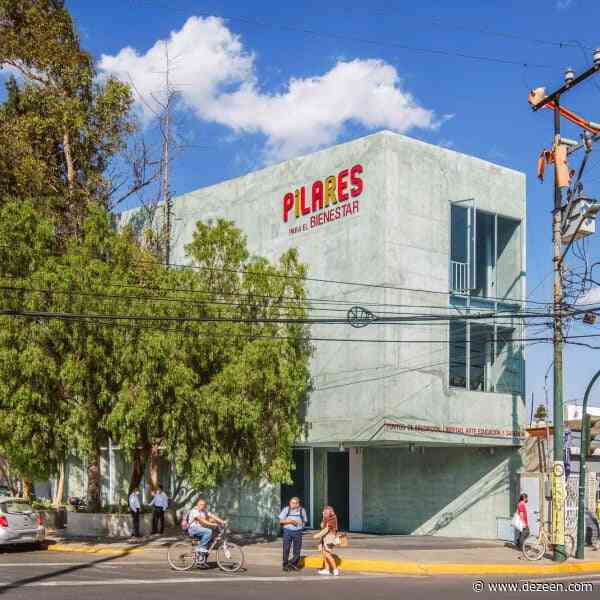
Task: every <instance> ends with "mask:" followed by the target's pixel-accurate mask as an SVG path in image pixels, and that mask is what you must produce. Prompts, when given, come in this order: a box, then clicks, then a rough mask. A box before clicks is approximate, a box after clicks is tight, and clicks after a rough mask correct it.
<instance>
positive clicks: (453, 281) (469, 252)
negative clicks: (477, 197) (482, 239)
mask: <svg viewBox="0 0 600 600" xmlns="http://www.w3.org/2000/svg"><path fill="white" fill-rule="evenodd" d="M475 213H476V211H475V204H474V201H473V200H464V201H461V202H455V203H453V204H452V205H451V208H450V246H451V248H450V288H451V289H452V291H453V292H455V293H457V294H467V293H468V292H469V290H471V289H472V288H473V286H474V279H475V255H476V252H475V229H476V223H475Z"/></svg>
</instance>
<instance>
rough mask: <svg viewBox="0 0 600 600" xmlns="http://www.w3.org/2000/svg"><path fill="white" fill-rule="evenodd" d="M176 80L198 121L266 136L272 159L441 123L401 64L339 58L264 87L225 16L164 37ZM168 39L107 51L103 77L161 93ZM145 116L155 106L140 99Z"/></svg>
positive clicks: (148, 94)
mask: <svg viewBox="0 0 600 600" xmlns="http://www.w3.org/2000/svg"><path fill="white" fill-rule="evenodd" d="M167 43H168V49H169V56H170V58H171V59H172V72H171V77H172V80H173V82H174V84H175V85H176V86H177V87H178V89H179V91H180V95H181V99H182V101H183V103H185V105H187V107H188V108H190V109H191V110H193V111H194V113H195V114H196V116H197V117H198V118H199V119H202V120H205V121H209V122H214V123H219V124H221V125H224V126H227V127H229V128H231V129H232V130H233V131H235V132H236V133H259V134H262V135H264V136H265V137H266V152H267V155H268V158H269V159H275V158H279V159H280V158H289V157H291V156H296V155H298V154H301V153H304V152H308V151H311V150H314V149H316V148H319V147H322V146H325V145H328V144H331V143H333V142H335V141H336V139H337V138H338V136H339V135H340V134H341V133H342V132H343V130H344V127H345V126H347V125H348V124H350V123H356V124H359V125H361V126H364V127H366V128H368V129H374V128H380V127H384V128H388V129H392V130H394V131H398V132H406V131H409V130H410V129H413V128H422V129H435V128H436V127H437V126H438V123H439V121H438V120H437V119H436V118H435V115H434V113H433V112H432V111H430V110H428V109H425V108H423V107H422V106H420V105H419V103H418V102H417V101H416V100H415V99H414V98H413V97H412V96H411V95H410V94H409V93H408V92H406V91H405V90H404V89H403V87H402V82H401V80H400V78H399V76H398V73H397V71H396V69H395V68H394V67H393V66H391V65H389V64H387V63H385V62H384V61H382V60H373V59H371V60H358V59H357V60H352V61H339V62H337V64H336V65H335V66H333V68H331V69H330V70H329V71H327V72H326V73H324V74H322V75H319V76H315V77H309V78H304V79H298V78H291V79H290V80H289V82H288V83H287V85H286V86H285V89H283V90H282V91H280V92H279V93H268V92H265V91H262V90H261V88H260V84H259V81H258V79H257V75H256V70H255V57H254V55H253V54H252V53H250V52H248V51H246V50H245V49H244V47H243V45H242V43H241V40H240V38H239V36H236V35H235V34H233V33H232V32H231V31H230V30H229V29H228V28H227V27H226V26H225V24H224V23H223V21H222V20H221V19H218V18H215V17H209V18H206V19H204V18H200V17H190V18H189V19H188V20H187V22H186V23H185V25H184V26H183V27H182V28H181V29H180V30H179V31H175V32H172V33H171V35H170V37H169V39H168V40H167ZM165 60H166V58H165V42H163V41H159V42H157V43H156V44H155V45H154V46H153V47H152V48H150V50H148V51H147V52H146V53H145V54H139V53H138V52H137V51H136V50H134V49H132V48H129V47H128V48H124V49H122V50H121V51H120V52H119V53H117V54H116V55H114V56H107V55H103V56H102V58H101V60H100V63H99V69H100V71H101V72H102V73H104V74H112V75H115V76H117V77H119V78H121V79H123V80H125V81H133V83H134V84H135V88H136V89H137V90H138V91H139V93H140V94H141V95H142V96H143V98H144V100H145V101H146V103H152V102H153V100H152V99H153V98H156V97H159V96H160V95H161V89H162V88H163V85H164V73H163V72H164V69H165ZM138 102H139V104H140V108H141V110H142V113H143V115H144V117H145V118H150V117H151V116H152V111H151V110H150V109H149V108H148V106H147V105H146V104H144V103H142V102H141V99H140V98H138Z"/></svg>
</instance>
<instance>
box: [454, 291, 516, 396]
mask: <svg viewBox="0 0 600 600" xmlns="http://www.w3.org/2000/svg"><path fill="white" fill-rule="evenodd" d="M489 304H490V306H488V308H487V310H494V308H495V306H496V305H495V304H493V303H489ZM471 308H473V307H471ZM475 308H476V309H477V308H478V307H475ZM498 308H499V309H501V310H505V309H506V307H504V308H503V307H501V306H500V307H498ZM510 308H511V309H512V310H514V307H510ZM511 322H512V319H511V317H510V315H507V316H506V317H505V318H503V319H502V324H498V323H495V322H493V321H492V322H488V321H487V320H486V321H479V320H471V319H465V320H464V321H463V320H452V321H450V327H449V384H450V386H451V387H457V388H463V389H465V390H470V391H475V392H497V393H502V394H522V392H523V389H522V388H523V383H522V382H523V376H522V374H523V351H522V344H521V343H520V342H519V341H518V339H517V338H518V333H519V331H520V328H519V327H518V326H517V325H516V324H515V325H512V324H511Z"/></svg>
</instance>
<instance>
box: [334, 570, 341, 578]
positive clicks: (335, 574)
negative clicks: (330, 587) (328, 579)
mask: <svg viewBox="0 0 600 600" xmlns="http://www.w3.org/2000/svg"><path fill="white" fill-rule="evenodd" d="M332 575H333V576H334V577H339V576H340V570H339V569H334V570H333V573H332Z"/></svg>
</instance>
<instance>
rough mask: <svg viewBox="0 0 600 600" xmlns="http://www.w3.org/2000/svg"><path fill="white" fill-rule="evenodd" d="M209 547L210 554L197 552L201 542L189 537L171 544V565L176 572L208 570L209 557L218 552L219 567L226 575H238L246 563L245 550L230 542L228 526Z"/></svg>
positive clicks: (215, 537)
mask: <svg viewBox="0 0 600 600" xmlns="http://www.w3.org/2000/svg"><path fill="white" fill-rule="evenodd" d="M217 531H218V533H217V535H215V536H214V537H213V539H212V541H211V543H210V545H209V547H208V552H202V553H200V552H196V546H197V545H198V543H199V541H198V540H197V539H195V538H192V537H189V538H187V539H185V540H180V541H179V542H175V543H173V544H171V546H170V547H169V550H168V551H167V560H168V561H169V565H170V567H171V568H172V569H174V570H175V571H189V570H190V569H192V568H193V567H198V568H201V569H202V568H204V569H206V568H208V564H209V563H208V556H209V554H210V553H211V552H216V560H217V565H218V567H219V569H221V571H224V572H225V573H237V572H238V571H239V570H240V569H241V568H242V567H243V566H244V562H245V557H244V552H243V550H242V549H241V548H240V547H239V546H238V545H237V544H234V543H233V542H230V541H229V529H228V528H227V526H225V527H221V528H219V529H218V530H217Z"/></svg>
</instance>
